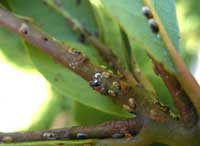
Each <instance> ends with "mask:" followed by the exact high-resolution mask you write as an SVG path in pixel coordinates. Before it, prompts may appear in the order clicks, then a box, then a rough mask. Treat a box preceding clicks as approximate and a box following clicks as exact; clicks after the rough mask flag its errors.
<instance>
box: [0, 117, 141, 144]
mask: <svg viewBox="0 0 200 146" xmlns="http://www.w3.org/2000/svg"><path fill="white" fill-rule="evenodd" d="M141 127H142V122H141V121H140V120H139V119H136V118H134V119H128V120H120V121H111V122H106V123H103V124H100V125H96V126H87V127H84V126H80V127H78V126H77V127H71V128H62V129H52V130H43V131H32V132H15V133H0V142H27V141H47V140H79V139H92V138H98V139H105V138H114V139H118V138H125V137H132V136H135V135H136V134H137V133H138V132H139V131H140V129H141Z"/></svg>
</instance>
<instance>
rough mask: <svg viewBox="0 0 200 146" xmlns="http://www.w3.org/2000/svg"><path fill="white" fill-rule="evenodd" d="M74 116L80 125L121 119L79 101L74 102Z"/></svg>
mask: <svg viewBox="0 0 200 146" xmlns="http://www.w3.org/2000/svg"><path fill="white" fill-rule="evenodd" d="M73 117H74V120H75V121H76V122H77V123H78V124H80V125H95V124H100V123H102V122H106V121H111V120H117V119H118V120H119V119H120V118H119V117H117V116H112V115H110V114H106V113H103V112H101V111H99V110H96V109H94V108H91V107H88V106H84V105H83V104H81V103H79V102H74V104H73Z"/></svg>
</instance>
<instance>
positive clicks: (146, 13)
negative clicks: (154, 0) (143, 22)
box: [142, 6, 153, 19]
mask: <svg viewBox="0 0 200 146" xmlns="http://www.w3.org/2000/svg"><path fill="white" fill-rule="evenodd" d="M142 13H143V15H144V16H145V17H146V18H147V19H151V18H153V14H152V13H151V10H150V9H149V7H147V6H144V7H142Z"/></svg>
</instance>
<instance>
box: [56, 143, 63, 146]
mask: <svg viewBox="0 0 200 146" xmlns="http://www.w3.org/2000/svg"><path fill="white" fill-rule="evenodd" d="M63 145H65V144H64V143H58V144H57V146H63Z"/></svg>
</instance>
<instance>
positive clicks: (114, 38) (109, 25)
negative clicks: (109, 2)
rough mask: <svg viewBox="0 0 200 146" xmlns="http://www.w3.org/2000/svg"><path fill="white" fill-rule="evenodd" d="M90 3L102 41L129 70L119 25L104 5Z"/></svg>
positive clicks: (91, 0) (126, 52)
mask: <svg viewBox="0 0 200 146" xmlns="http://www.w3.org/2000/svg"><path fill="white" fill-rule="evenodd" d="M90 2H91V5H92V7H93V11H94V15H95V19H96V21H97V25H98V28H99V37H100V40H101V41H102V42H103V43H104V44H105V45H106V46H108V47H109V48H110V49H111V50H112V52H113V53H114V54H115V55H116V56H117V58H118V59H119V62H120V63H121V65H122V66H124V67H126V68H128V66H127V65H128V63H127V58H126V57H127V54H128V51H127V50H126V48H125V46H124V43H123V40H122V35H121V30H120V26H119V24H118V23H116V21H115V20H113V18H112V17H110V15H109V14H108V13H107V12H106V11H105V9H104V8H103V6H102V5H98V3H96V1H93V0H90Z"/></svg>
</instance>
